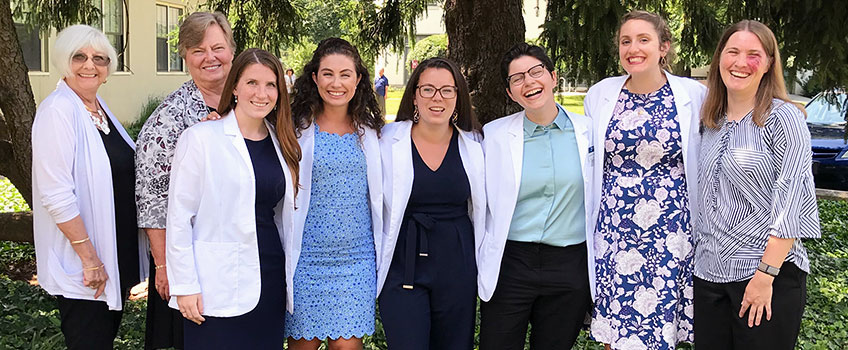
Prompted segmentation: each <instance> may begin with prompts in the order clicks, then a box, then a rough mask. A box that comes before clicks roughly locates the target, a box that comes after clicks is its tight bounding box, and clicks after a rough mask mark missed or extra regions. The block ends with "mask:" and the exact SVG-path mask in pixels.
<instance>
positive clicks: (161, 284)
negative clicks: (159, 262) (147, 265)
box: [154, 267, 171, 301]
mask: <svg viewBox="0 0 848 350" xmlns="http://www.w3.org/2000/svg"><path fill="white" fill-rule="evenodd" d="M154 282H155V284H156V292H158V293H159V296H160V297H162V300H164V301H171V290H170V288H168V268H167V267H162V268H161V269H158V270H156V279H155V280H154Z"/></svg>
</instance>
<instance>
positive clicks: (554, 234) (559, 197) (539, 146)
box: [507, 105, 586, 247]
mask: <svg viewBox="0 0 848 350" xmlns="http://www.w3.org/2000/svg"><path fill="white" fill-rule="evenodd" d="M557 108H558V110H559V113H558V114H557V116H556V119H554V121H553V123H551V124H550V125H547V126H542V125H538V124H536V123H533V122H532V121H530V120H529V119H527V117H526V116H525V117H524V157H523V163H522V167H521V185H520V187H519V190H518V200H517V202H516V204H515V211H513V214H512V222H511V223H510V225H509V235H508V237H507V238H508V239H509V240H513V241H520V242H532V243H542V244H546V245H552V246H557V247H565V246H569V245H573V244H579V243H582V242H584V241H585V240H586V229H585V227H586V218H585V212H586V208H585V206H584V204H583V203H584V202H583V195H584V194H583V172H582V167H581V166H580V154H579V153H578V150H577V149H578V148H577V138H576V137H575V135H574V125H573V124H572V123H571V120H570V119H569V118H568V116H567V115H566V114H565V110H564V109H563V108H562V106H560V105H557Z"/></svg>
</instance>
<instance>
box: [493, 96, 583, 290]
mask: <svg viewBox="0 0 848 350" xmlns="http://www.w3.org/2000/svg"><path fill="white" fill-rule="evenodd" d="M566 115H567V116H568V118H569V120H571V123H572V124H573V125H574V135H575V137H576V139H577V149H578V153H579V155H580V166H581V170H582V173H583V188H584V206H585V207H586V249H587V253H588V256H589V257H590V259H588V260H589V263H588V266H587V267H586V268H587V269H588V271H589V282H590V286H591V287H592V288H591V289H592V290H593V291H594V289H595V288H594V285H595V263H594V259H591V257H592V256H594V253H593V249H594V244H593V241H592V239H593V235H592V232H594V225H592V221H591V220H590V218H591V217H592V215H590V214H591V210H590V208H594V204H593V203H592V198H593V196H592V195H591V190H592V186H591V183H590V181H591V176H592V168H593V157H592V154H591V152H590V147H591V146H592V143H591V142H592V130H591V120H589V118H587V117H584V116H582V115H579V114H575V113H571V112H566ZM524 116H525V113H524V111H521V112H518V113H515V114H513V115H510V116H506V117H503V118H500V119H497V120H494V121H492V122H489V124H486V126H485V127H483V134H484V135H485V138H484V139H483V151H484V153H485V156H486V196H487V197H486V198H487V200H488V204H489V205H488V208H489V210H488V216H487V219H486V235H485V238H484V239H483V243H482V246H481V247H480V249H479V250H478V251H477V255H478V258H477V265H478V266H479V270H478V274H479V277H478V294H479V296H480V299H482V300H483V301H489V299H490V298H491V297H492V295H493V294H494V293H495V287H496V286H497V284H498V274H499V273H500V268H501V259H502V258H503V252H504V247H505V246H506V241H507V236H508V235H509V226H510V223H511V222H512V214H513V211H514V210H515V204H516V200H517V199H518V190H519V187H520V186H521V170H522V166H523V157H524Z"/></svg>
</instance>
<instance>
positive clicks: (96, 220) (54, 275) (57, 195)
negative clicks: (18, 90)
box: [32, 80, 149, 310]
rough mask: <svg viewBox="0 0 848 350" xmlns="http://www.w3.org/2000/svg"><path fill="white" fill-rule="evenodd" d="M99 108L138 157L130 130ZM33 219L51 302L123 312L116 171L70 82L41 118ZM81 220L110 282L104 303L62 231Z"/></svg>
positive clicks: (143, 239)
mask: <svg viewBox="0 0 848 350" xmlns="http://www.w3.org/2000/svg"><path fill="white" fill-rule="evenodd" d="M97 101H98V102H100V106H102V107H103V111H104V112H106V116H107V117H108V118H109V119H110V120H112V124H113V125H114V126H115V128H114V129H112V132H117V133H119V134H120V135H121V137H122V138H123V139H124V141H126V142H127V144H128V145H129V146H130V148H132V149H133V150H135V143H133V141H132V139H130V137H129V135H127V132H126V131H125V130H124V127H123V126H122V125H121V123H120V122H119V121H118V119H116V118H115V116H114V115H113V114H112V111H110V110H109V107H107V106H106V102H104V101H103V100H102V99H101V98H100V96H97ZM32 201H33V203H32V204H33V206H32V218H33V224H32V229H33V239H34V241H35V256H36V265H37V269H38V283H39V285H41V287H42V288H44V290H46V291H47V293H49V294H51V295H62V296H64V297H66V298H71V299H82V300H99V301H104V302H106V304H107V305H108V307H109V310H121V285H120V282H121V278H120V275H119V274H118V248H117V245H116V242H115V204H114V194H113V193H112V168H111V166H110V165H109V155H108V154H106V147H104V146H103V140H102V139H101V137H100V133H99V132H98V131H97V128H96V127H95V126H94V123H93V122H92V121H91V117H90V115H89V113H88V111H87V110H86V109H85V105H84V104H83V102H82V100H81V99H80V98H79V96H77V94H76V93H75V92H74V91H73V90H71V88H70V87H68V85H67V84H66V83H65V81H64V80H60V81H59V83H58V84H57V86H56V90H54V91H53V92H52V93H51V94H50V95H49V96H47V98H45V99H44V101H42V102H41V104H40V105H39V106H38V110H37V111H36V113H35V121H34V122H33V125H32ZM77 215H79V216H80V218H81V219H82V221H83V223H84V225H85V230H86V233H88V237H89V239H90V240H91V243H92V244H93V245H94V250H95V251H97V256H98V257H99V258H100V261H101V262H102V263H103V267H104V269H105V270H106V274H107V275H109V279H108V280H106V287H105V289H104V290H103V295H101V296H100V298H98V299H94V289H91V288H88V287H86V286H84V285H83V284H82V283H83V282H82V279H83V270H82V269H83V266H82V261H81V260H80V258H79V256H78V255H77V254H76V252H75V251H74V248H73V247H72V246H71V242H70V241H68V239H67V238H66V237H65V235H64V234H63V233H62V231H61V230H59V227H58V226H56V224H57V223H64V222H67V221H69V220H71V219H73V218H75V217H76V216H77ZM138 239H139V247H138V248H139V252H138V254H139V264H140V265H139V269H140V271H139V276H140V279H141V280H144V279H145V278H146V277H147V271H148V264H149V262H148V257H147V254H148V253H147V251H148V244H147V235H145V234H144V233H142V231H139V237H138Z"/></svg>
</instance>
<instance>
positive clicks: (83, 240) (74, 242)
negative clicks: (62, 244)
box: [71, 237, 88, 244]
mask: <svg viewBox="0 0 848 350" xmlns="http://www.w3.org/2000/svg"><path fill="white" fill-rule="evenodd" d="M85 242H88V237H86V238H83V239H81V240H78V241H71V244H80V243H85Z"/></svg>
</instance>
